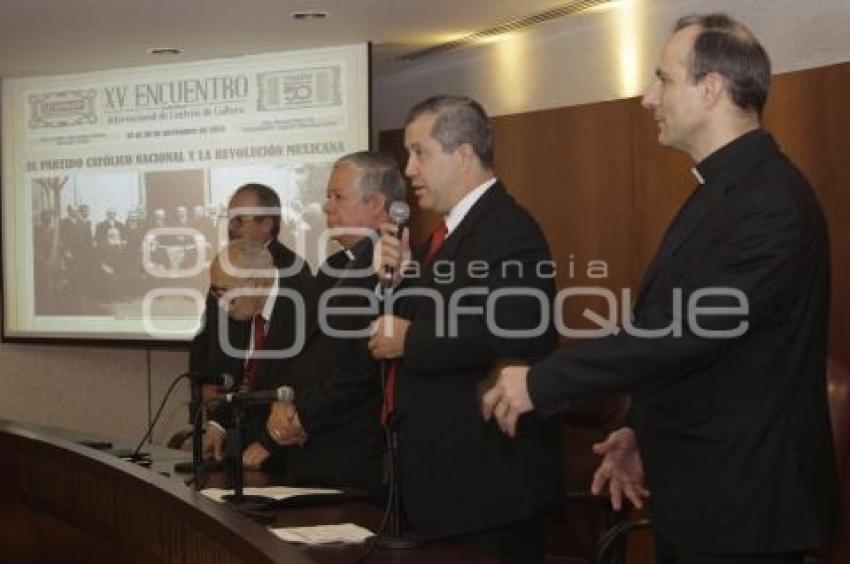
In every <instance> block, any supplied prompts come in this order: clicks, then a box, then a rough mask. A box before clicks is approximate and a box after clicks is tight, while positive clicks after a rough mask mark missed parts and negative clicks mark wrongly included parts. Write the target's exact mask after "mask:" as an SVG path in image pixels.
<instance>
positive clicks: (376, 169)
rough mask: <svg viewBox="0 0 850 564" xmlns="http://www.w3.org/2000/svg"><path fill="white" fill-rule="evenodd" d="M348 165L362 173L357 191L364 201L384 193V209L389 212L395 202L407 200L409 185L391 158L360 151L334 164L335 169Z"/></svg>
mask: <svg viewBox="0 0 850 564" xmlns="http://www.w3.org/2000/svg"><path fill="white" fill-rule="evenodd" d="M346 163H347V164H350V165H352V166H354V167H356V168H357V169H358V170H359V171H360V176H359V178H358V179H357V189H358V190H359V191H360V195H361V196H362V197H363V198H364V199H365V198H368V197H369V196H371V195H372V194H374V193H376V192H383V194H384V195H385V196H386V198H385V202H384V207H385V209H387V210H389V206H390V204H392V203H393V202H394V201H396V200H405V198H406V193H407V185H406V183H405V181H404V178H402V176H401V172H399V168H398V163H397V162H396V160H395V159H394V158H392V157H391V156H389V155H384V154H382V153H374V152H371V151H358V152H356V153H350V154H348V155H345V156H343V157H340V158H339V159H338V160H337V161H336V163H334V168H336V167H338V166H340V165H343V164H346Z"/></svg>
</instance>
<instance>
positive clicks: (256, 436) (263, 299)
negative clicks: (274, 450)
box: [203, 239, 307, 468]
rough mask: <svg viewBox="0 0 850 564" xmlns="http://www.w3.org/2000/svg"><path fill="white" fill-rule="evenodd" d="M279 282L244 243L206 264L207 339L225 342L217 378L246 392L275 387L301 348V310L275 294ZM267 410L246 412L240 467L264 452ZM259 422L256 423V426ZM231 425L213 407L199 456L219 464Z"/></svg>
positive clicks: (226, 412)
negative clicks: (225, 376) (230, 379)
mask: <svg viewBox="0 0 850 564" xmlns="http://www.w3.org/2000/svg"><path fill="white" fill-rule="evenodd" d="M280 290H282V288H281V286H280V278H278V277H277V276H276V269H275V267H274V263H273V260H272V256H271V253H270V252H269V251H268V249H267V248H265V247H264V246H263V245H261V244H259V243H257V242H255V241H251V240H249V239H236V240H234V241H232V242H231V243H230V244H228V246H227V247H225V248H224V249H222V251H221V253H219V254H218V256H216V258H215V259H214V260H213V262H212V264H211V265H210V296H211V297H212V298H213V299H215V300H216V301H220V302H221V303H220V307H221V310H220V311H217V312H216V315H215V316H214V318H213V319H211V320H210V322H209V323H208V326H209V328H210V329H211V330H215V333H213V335H214V336H215V338H216V340H217V341H218V340H219V338H222V339H223V338H225V337H226V338H227V340H226V341H219V345H218V350H219V351H220V354H221V356H220V357H219V358H218V361H219V363H220V364H219V365H217V366H216V368H217V369H218V373H230V374H232V375H233V376H235V377H236V378H237V379H239V380H240V381H241V382H242V386H243V387H244V388H246V389H248V390H267V389H272V388H273V387H277V386H276V384H277V383H278V382H277V371H278V370H279V369H280V368H281V366H285V363H286V362H288V361H289V359H291V358H292V357H293V356H294V355H295V354H297V352H299V350H300V347H301V346H302V345H303V340H304V336H305V334H306V331H307V329H306V325H307V317H306V313H305V308H303V307H302V308H300V310H299V308H297V307H294V306H293V303H294V302H293V296H291V295H285V294H281V293H280ZM225 315H226V320H227V321H226V322H228V334H227V335H226V336H221V335H218V328H219V327H220V324H221V323H222V322H223V321H224V319H223V318H224V317H225ZM267 411H268V408H267V407H265V408H264V407H257V408H253V409H251V410H248V412H247V413H246V417H245V420H246V422H247V423H246V427H245V428H244V429H242V432H243V440H244V441H245V443H246V444H247V445H248V446H247V447H246V449H245V451H244V452H243V455H242V459H243V463H244V464H245V465H246V466H248V467H251V468H256V467H259V465H260V464H262V462H263V461H264V460H265V459H266V458H268V455H269V452H268V450H267V448H266V447H265V446H264V445H263V444H262V442H261V439H260V435H261V433H260V429H261V426H262V425H261V422H262V420H263V419H264V414H265V413H267ZM258 421H259V423H257V422H258ZM230 424H231V413H230V409H229V406H227V405H225V404H222V403H220V404H218V405H217V406H216V407H215V408H214V409H212V411H211V414H210V425H208V428H207V430H206V433H205V434H204V442H203V448H204V454H205V456H206V457H207V458H215V459H216V460H219V461H220V460H222V458H223V453H222V443H223V440H224V435H225V433H227V432H228V431H226V429H227V428H228V427H230Z"/></svg>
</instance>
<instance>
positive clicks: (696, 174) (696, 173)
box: [691, 166, 705, 184]
mask: <svg viewBox="0 0 850 564" xmlns="http://www.w3.org/2000/svg"><path fill="white" fill-rule="evenodd" d="M691 174H693V175H694V177H695V178H696V179H697V182H699V183H700V184H705V178H703V177H702V175H701V174H700V173H699V170H697V167H695V166H694V167H691Z"/></svg>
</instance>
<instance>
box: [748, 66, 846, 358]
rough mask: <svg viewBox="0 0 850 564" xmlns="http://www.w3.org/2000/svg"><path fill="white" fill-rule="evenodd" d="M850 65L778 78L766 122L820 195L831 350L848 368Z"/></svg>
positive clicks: (795, 73)
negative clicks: (828, 259)
mask: <svg viewBox="0 0 850 564" xmlns="http://www.w3.org/2000/svg"><path fill="white" fill-rule="evenodd" d="M848 99H850V63H845V64H841V65H833V66H829V67H824V68H820V69H810V70H805V71H800V72H794V73H789V74H785V75H782V76H780V77H777V80H776V81H775V84H774V91H773V93H772V96H771V100H770V103H769V104H768V108H767V112H766V113H765V124H766V126H767V128H768V129H769V130H771V131H772V132H774V134H775V135H776V138H777V139H778V141H779V143H780V144H781V145H782V147H783V149H785V151H786V152H787V153H788V155H789V156H790V157H791V159H792V160H793V161H794V162H795V163H797V164H798V165H799V166H800V168H802V169H803V171H804V172H805V173H806V175H807V176H808V177H809V180H810V181H811V182H812V184H813V185H814V187H815V190H816V191H817V193H818V196H819V197H820V200H821V204H822V205H823V208H824V212H825V213H826V217H827V221H828V223H829V230H830V239H831V241H830V244H831V247H832V316H831V319H830V354H831V355H832V356H833V357H835V358H837V359H838V360H839V361H840V362H841V363H842V364H843V365H844V366H850V111H848V110H847V104H848Z"/></svg>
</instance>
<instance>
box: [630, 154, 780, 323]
mask: <svg viewBox="0 0 850 564" xmlns="http://www.w3.org/2000/svg"><path fill="white" fill-rule="evenodd" d="M777 152H779V147H778V146H777V145H776V143H775V142H774V141H773V139H772V138H769V142H765V143H764V144H763V145H762V146H761V147H759V148H758V149H757V150H756V151H754V152H751V153H749V154H745V155H742V156H741V157H739V158H738V159H737V160H735V161H733V162H731V163H730V164H729V165H728V167H727V168H726V169H725V170H724V171H723V172H722V173H720V174H719V175H717V177H716V178H713V179H711V180H710V181H709V182H708V183H707V184H705V185H703V186H701V187H699V188H698V189H697V191H695V192H694V194H693V196H692V197H691V198H690V199H689V200H688V201H687V202H686V203H685V204H684V205H683V206H682V208H681V210H680V211H679V213H678V214H677V215H676V217H675V219H673V221H672V223H671V224H670V228H669V229H668V231H667V233H666V234H665V235H664V238H663V239H662V241H661V245H660V246H659V248H658V252H657V253H656V254H655V257H654V258H653V259H652V262H651V263H650V265H649V267H648V268H647V270H646V274H644V277H643V280H642V281H641V285H640V291H639V292H638V297H637V299H636V300H635V307H634V310H635V311H637V309H638V307H639V306H640V304H641V302H642V301H643V299H644V298H645V297H646V293H647V291H648V290H649V288H650V286H651V285H652V283H653V282H654V281H655V278H656V276H657V275H658V272H659V270H660V269H661V267H662V266H663V265H664V264H665V263H666V262H667V261H669V260H670V259H671V257H672V256H673V255H674V254H675V253H676V251H678V250H679V248H681V246H682V245H684V244H685V242H687V241H688V240H689V239H690V238H691V237H693V236H694V234H695V233H697V227H699V226H700V224H701V223H702V222H703V221H704V220H705V218H706V217H707V216H708V214H709V213H710V212H711V210H712V209H714V208H715V207H716V206H717V205H718V204H719V203H720V202H721V201H722V200H723V198H724V197H725V196H726V194H727V193H728V192H729V191H730V190H731V189H732V188H733V187H734V185H735V182H736V181H737V180H738V179H739V178H741V176H743V175H744V174H746V173H747V172H748V171H749V170H752V169H753V168H754V167H756V166H758V165H760V164H761V163H762V162H763V161H764V160H765V159H766V158H768V157H769V156H770V155H773V154H775V153H777Z"/></svg>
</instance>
